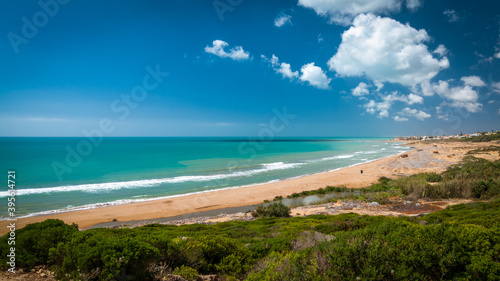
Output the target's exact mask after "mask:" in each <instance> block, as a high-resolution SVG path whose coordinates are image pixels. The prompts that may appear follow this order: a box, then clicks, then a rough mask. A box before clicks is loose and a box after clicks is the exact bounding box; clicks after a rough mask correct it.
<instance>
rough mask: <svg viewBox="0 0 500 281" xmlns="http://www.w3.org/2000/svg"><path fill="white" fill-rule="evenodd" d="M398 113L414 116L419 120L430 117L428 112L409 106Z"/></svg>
mask: <svg viewBox="0 0 500 281" xmlns="http://www.w3.org/2000/svg"><path fill="white" fill-rule="evenodd" d="M399 115H402V116H408V117H415V118H416V119H418V120H420V121H424V120H425V119H427V118H429V117H431V115H430V114H429V113H426V112H423V111H421V110H416V109H411V108H409V107H406V108H404V109H403V110H401V112H399Z"/></svg>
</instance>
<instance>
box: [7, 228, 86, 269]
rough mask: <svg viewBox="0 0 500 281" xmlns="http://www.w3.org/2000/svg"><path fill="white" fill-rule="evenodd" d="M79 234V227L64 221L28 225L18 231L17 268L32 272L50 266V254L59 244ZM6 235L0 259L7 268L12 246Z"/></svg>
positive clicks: (16, 245)
mask: <svg viewBox="0 0 500 281" xmlns="http://www.w3.org/2000/svg"><path fill="white" fill-rule="evenodd" d="M77 232H78V226H76V225H72V226H70V225H67V224H65V223H64V222H63V221H62V220H55V219H48V220H45V221H43V222H39V223H33V224H28V225H26V226H25V227H23V228H21V229H19V230H16V240H15V241H16V244H15V247H16V256H17V257H22V258H18V259H17V266H18V267H20V268H23V269H25V270H30V269H31V268H33V267H34V266H37V265H47V264H49V252H50V250H51V249H52V248H55V247H57V245H58V244H59V243H65V242H67V241H68V240H69V239H70V238H71V236H72V235H73V234H74V233H77ZM8 235H9V234H6V235H4V236H3V237H2V241H0V242H1V246H0V247H1V248H0V249H1V254H2V257H1V258H0V260H1V263H2V266H3V267H5V266H6V262H7V257H6V256H7V254H8V251H9V248H10V247H11V246H9V245H8V243H7V237H8Z"/></svg>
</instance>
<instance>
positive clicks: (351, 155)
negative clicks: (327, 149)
mask: <svg viewBox="0 0 500 281" xmlns="http://www.w3.org/2000/svg"><path fill="white" fill-rule="evenodd" d="M352 157H354V154H345V155H336V156H330V157H325V158H321V160H335V159H347V158H352Z"/></svg>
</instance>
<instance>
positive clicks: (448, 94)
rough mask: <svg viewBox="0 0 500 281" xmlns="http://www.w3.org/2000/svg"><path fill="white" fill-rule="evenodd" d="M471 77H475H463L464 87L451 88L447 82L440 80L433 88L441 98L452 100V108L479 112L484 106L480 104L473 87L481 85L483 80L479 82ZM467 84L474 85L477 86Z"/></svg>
mask: <svg viewBox="0 0 500 281" xmlns="http://www.w3.org/2000/svg"><path fill="white" fill-rule="evenodd" d="M471 77H474V76H469V77H462V79H461V80H462V81H463V82H464V86H458V87H453V88H450V85H449V83H448V82H447V81H442V80H440V81H439V82H438V83H436V84H434V85H433V88H434V91H436V93H438V95H439V96H441V97H443V98H445V99H447V100H450V101H451V104H450V105H451V106H452V107H458V108H464V109H466V110H467V111H469V112H478V111H480V110H481V107H482V104H481V103H479V102H478V99H479V95H478V94H477V92H476V91H475V90H474V89H473V88H472V87H474V86H475V85H480V83H479V81H481V80H480V79H479V81H478V80H476V79H474V78H471ZM476 77H477V76H476ZM481 82H482V81H481ZM467 83H473V84H475V85H470V84H467ZM476 87H477V86H476Z"/></svg>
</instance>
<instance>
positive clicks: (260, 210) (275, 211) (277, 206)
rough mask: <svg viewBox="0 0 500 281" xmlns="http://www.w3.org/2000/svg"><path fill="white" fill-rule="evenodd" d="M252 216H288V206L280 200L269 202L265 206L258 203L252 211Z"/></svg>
mask: <svg viewBox="0 0 500 281" xmlns="http://www.w3.org/2000/svg"><path fill="white" fill-rule="evenodd" d="M252 216H253V217H254V218H268V217H289V216H290V208H289V207H287V206H286V205H285V204H283V203H281V202H278V203H271V204H269V205H267V206H263V205H259V206H257V208H256V209H255V211H253V212H252Z"/></svg>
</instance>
